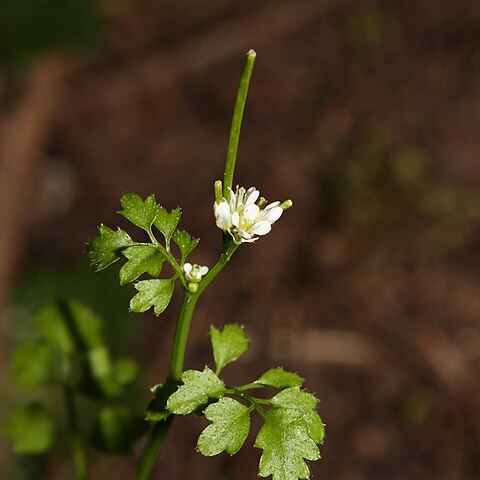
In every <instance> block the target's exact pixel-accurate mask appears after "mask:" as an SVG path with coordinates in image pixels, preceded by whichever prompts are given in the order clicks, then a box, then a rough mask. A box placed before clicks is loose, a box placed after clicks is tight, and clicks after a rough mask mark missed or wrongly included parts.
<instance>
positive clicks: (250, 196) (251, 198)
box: [245, 187, 260, 207]
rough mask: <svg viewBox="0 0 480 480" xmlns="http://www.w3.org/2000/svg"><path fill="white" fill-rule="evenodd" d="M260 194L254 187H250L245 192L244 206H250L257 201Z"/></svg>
mask: <svg viewBox="0 0 480 480" xmlns="http://www.w3.org/2000/svg"><path fill="white" fill-rule="evenodd" d="M259 196H260V192H259V191H258V190H257V189H256V188H255V187H250V188H249V189H248V190H247V195H246V197H245V206H247V207H248V205H252V204H253V203H255V202H256V201H257V200H258V197H259Z"/></svg>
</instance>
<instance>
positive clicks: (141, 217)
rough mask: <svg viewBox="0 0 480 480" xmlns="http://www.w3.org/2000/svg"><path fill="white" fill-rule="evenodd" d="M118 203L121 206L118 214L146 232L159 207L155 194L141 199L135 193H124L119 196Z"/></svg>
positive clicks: (150, 226)
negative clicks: (121, 208)
mask: <svg viewBox="0 0 480 480" xmlns="http://www.w3.org/2000/svg"><path fill="white" fill-rule="evenodd" d="M120 205H121V206H122V207H123V210H121V211H120V212H118V213H119V214H120V215H123V216H124V217H125V218H126V219H127V220H129V221H130V222H132V223H133V224H134V225H136V226H137V227H139V228H142V229H143V230H146V231H147V232H148V231H149V230H150V229H151V228H152V225H153V222H154V221H155V217H156V216H157V213H158V209H159V207H158V205H157V202H156V201H155V195H149V196H148V197H147V198H146V199H145V201H143V200H142V197H141V196H140V195H138V194H137V193H125V194H124V195H122V197H121V198H120Z"/></svg>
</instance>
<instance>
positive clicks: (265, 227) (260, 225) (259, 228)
mask: <svg viewBox="0 0 480 480" xmlns="http://www.w3.org/2000/svg"><path fill="white" fill-rule="evenodd" d="M271 229H272V225H271V224H270V222H267V221H264V220H261V221H260V222H257V223H256V224H255V225H254V226H253V227H252V228H251V229H250V233H252V234H253V235H266V234H267V233H268V232H269V231H270V230H271Z"/></svg>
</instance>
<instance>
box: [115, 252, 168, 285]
mask: <svg viewBox="0 0 480 480" xmlns="http://www.w3.org/2000/svg"><path fill="white" fill-rule="evenodd" d="M123 254H124V255H125V257H126V258H127V259H128V261H127V262H126V263H125V265H123V266H122V268H121V269H120V284H121V285H125V284H126V283H130V282H133V281H134V280H136V279H137V278H138V277H139V276H140V275H142V274H143V273H148V274H149V275H151V276H152V277H158V275H160V272H161V270H162V263H163V261H164V260H165V258H164V256H163V254H162V253H161V252H160V251H159V250H158V249H157V248H156V247H155V246H153V245H134V246H132V247H129V248H127V249H126V250H124V252H123Z"/></svg>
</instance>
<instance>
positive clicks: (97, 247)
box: [87, 224, 133, 272]
mask: <svg viewBox="0 0 480 480" xmlns="http://www.w3.org/2000/svg"><path fill="white" fill-rule="evenodd" d="M98 231H99V233H100V235H98V236H96V237H93V238H92V239H90V240H89V242H88V243H87V255H88V258H89V259H90V264H91V265H92V266H93V267H94V268H95V270H96V271H97V272H98V271H100V270H103V269H104V268H107V267H108V266H109V265H111V264H112V263H115V262H116V261H117V260H118V259H119V258H120V257H121V255H122V250H124V249H125V248H127V247H129V246H131V245H132V244H133V240H132V239H131V238H130V236H129V235H128V233H127V232H124V231H123V230H121V229H120V228H117V230H112V229H111V228H108V227H107V226H106V225H103V224H102V225H100V226H99V227H98Z"/></svg>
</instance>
